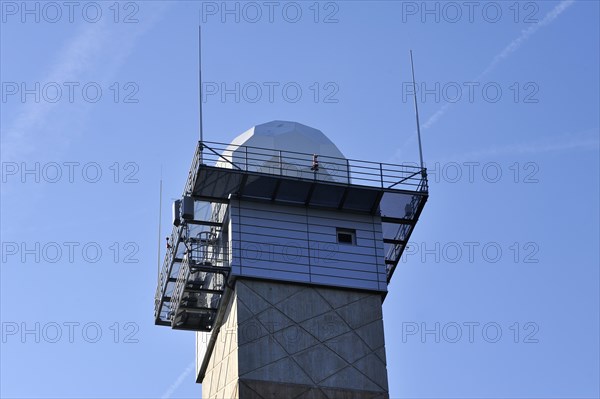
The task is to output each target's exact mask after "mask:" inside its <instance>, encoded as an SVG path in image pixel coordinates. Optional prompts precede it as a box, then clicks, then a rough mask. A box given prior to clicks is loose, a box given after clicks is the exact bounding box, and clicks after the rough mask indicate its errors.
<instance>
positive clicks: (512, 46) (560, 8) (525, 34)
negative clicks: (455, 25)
mask: <svg viewBox="0 0 600 399" xmlns="http://www.w3.org/2000/svg"><path fill="white" fill-rule="evenodd" d="M574 2H575V0H563V1H561V2H560V3H559V4H558V5H557V6H556V7H554V8H553V9H552V10H551V11H549V12H548V13H547V14H546V15H545V16H544V18H543V19H542V20H541V21H539V22H538V23H537V24H535V25H533V26H530V27H529V28H527V29H524V30H522V31H521V34H520V35H519V37H517V38H516V39H514V40H513V41H511V42H510V43H509V44H508V45H507V46H506V47H504V49H502V51H500V52H499V53H498V54H496V55H495V56H494V58H493V59H492V61H491V62H490V63H489V64H488V66H487V67H486V68H485V69H484V70H483V71H482V72H481V73H480V74H479V75H478V76H477V77H476V78H475V79H472V81H475V82H476V81H479V80H481V78H483V77H484V76H485V75H487V74H489V73H490V72H491V71H492V70H494V69H495V68H496V66H497V65H498V64H499V63H500V62H501V61H502V60H505V59H506V58H508V57H509V56H510V55H511V54H512V53H514V52H515V51H517V50H518V49H519V47H521V46H522V45H523V43H525V42H526V41H527V40H528V39H529V38H530V37H531V36H532V35H533V34H534V33H536V32H537V31H538V30H539V29H540V28H542V27H543V26H547V25H549V24H550V23H552V22H553V21H554V20H555V19H556V18H558V17H559V16H560V14H562V13H563V12H564V11H565V10H566V9H567V8H569V7H570V6H571V5H572V4H573V3H574ZM450 105H452V104H451V103H446V104H444V105H443V106H442V107H440V109H438V110H437V111H436V112H435V113H434V114H433V115H432V116H430V117H429V118H428V119H427V120H426V121H425V123H423V126H422V127H423V129H428V128H430V127H431V126H433V125H434V124H435V123H436V122H437V121H439V120H440V119H441V118H442V116H444V114H445V113H446V112H447V111H448V109H449V108H450ZM415 134H416V132H414V133H413V134H412V135H411V136H410V138H408V139H407V140H406V142H405V143H404V144H403V145H402V146H401V147H400V149H399V150H398V151H397V152H396V157H398V156H399V155H400V153H401V152H402V150H403V149H404V147H406V145H407V144H408V143H409V142H412V140H414V138H415Z"/></svg>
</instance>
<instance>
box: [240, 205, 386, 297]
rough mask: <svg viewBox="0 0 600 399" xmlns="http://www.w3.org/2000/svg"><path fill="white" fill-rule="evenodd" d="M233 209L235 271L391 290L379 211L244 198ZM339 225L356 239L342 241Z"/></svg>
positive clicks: (303, 280)
mask: <svg viewBox="0 0 600 399" xmlns="http://www.w3.org/2000/svg"><path fill="white" fill-rule="evenodd" d="M230 214H231V235H230V236H231V238H230V245H231V249H232V250H231V254H232V258H231V267H232V270H231V273H232V274H233V275H236V276H244V277H256V278H267V279H274V280H283V281H292V282H304V283H313V284H319V285H332V286H339V287H348V288H357V289H366V290H376V291H386V290H387V284H386V283H385V282H386V268H385V263H384V254H383V238H382V234H381V220H380V218H379V217H378V216H371V215H365V214H354V213H349V212H342V211H339V212H336V211H333V210H323V209H313V208H311V207H298V206H286V205H281V204H275V203H263V202H253V201H244V200H239V199H232V200H231V207H230ZM338 228H341V229H351V230H353V231H354V232H355V237H356V239H355V243H354V244H344V243H338V237H337V229H338Z"/></svg>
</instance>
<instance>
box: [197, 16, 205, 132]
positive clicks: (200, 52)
mask: <svg viewBox="0 0 600 399" xmlns="http://www.w3.org/2000/svg"><path fill="white" fill-rule="evenodd" d="M198 96H199V100H200V102H199V107H200V108H199V111H200V112H199V117H200V143H202V142H203V139H204V137H203V132H202V27H201V26H200V25H198Z"/></svg>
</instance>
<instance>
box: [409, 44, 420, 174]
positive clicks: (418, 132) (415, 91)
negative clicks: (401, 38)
mask: <svg viewBox="0 0 600 399" xmlns="http://www.w3.org/2000/svg"><path fill="white" fill-rule="evenodd" d="M410 67H411V69H412V79H413V93H414V98H415V114H416V116H417V137H418V139H419V158H420V160H421V169H423V148H422V146H421V124H420V123H419V106H418V105H417V84H416V83H415V65H414V64H413V55H412V50H410Z"/></svg>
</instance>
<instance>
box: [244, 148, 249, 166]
mask: <svg viewBox="0 0 600 399" xmlns="http://www.w3.org/2000/svg"><path fill="white" fill-rule="evenodd" d="M244 150H245V152H246V161H245V162H244V164H245V165H246V172H247V171H248V147H247V146H244Z"/></svg>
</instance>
